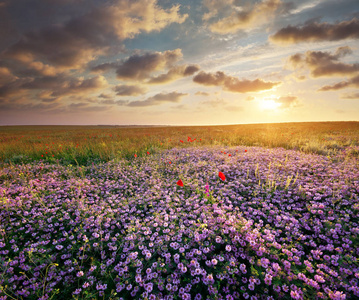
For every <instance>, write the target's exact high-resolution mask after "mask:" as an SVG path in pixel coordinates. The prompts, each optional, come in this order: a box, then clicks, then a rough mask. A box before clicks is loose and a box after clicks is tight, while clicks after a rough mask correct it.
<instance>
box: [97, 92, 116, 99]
mask: <svg viewBox="0 0 359 300" xmlns="http://www.w3.org/2000/svg"><path fill="white" fill-rule="evenodd" d="M98 97H99V98H102V99H112V98H113V96H112V95H110V94H104V93H101V94H100V95H98Z"/></svg>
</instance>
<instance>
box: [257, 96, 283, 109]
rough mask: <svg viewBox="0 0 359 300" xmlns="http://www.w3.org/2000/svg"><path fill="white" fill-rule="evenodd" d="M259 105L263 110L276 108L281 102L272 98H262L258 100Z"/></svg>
mask: <svg viewBox="0 0 359 300" xmlns="http://www.w3.org/2000/svg"><path fill="white" fill-rule="evenodd" d="M259 105H260V107H261V108H262V109H263V110H276V109H277V108H279V107H280V106H281V104H280V103H278V102H276V101H275V100H274V99H273V98H264V99H262V100H261V101H260V104H259Z"/></svg>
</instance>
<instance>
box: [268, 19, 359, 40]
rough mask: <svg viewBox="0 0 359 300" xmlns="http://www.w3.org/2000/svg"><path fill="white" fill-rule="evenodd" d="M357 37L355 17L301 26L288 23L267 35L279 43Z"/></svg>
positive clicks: (358, 30) (358, 27)
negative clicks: (272, 33) (347, 19)
mask: <svg viewBox="0 0 359 300" xmlns="http://www.w3.org/2000/svg"><path fill="white" fill-rule="evenodd" d="M358 38H359V19H357V18H353V19H352V20H350V21H342V22H340V23H335V24H330V23H326V22H325V23H317V22H312V23H308V24H305V25H303V26H292V25H289V26H287V27H285V28H282V29H280V30H279V31H278V32H276V33H275V34H274V35H272V36H270V37H269V39H270V40H271V41H272V42H275V43H279V44H295V43H301V42H320V41H339V40H344V39H358Z"/></svg>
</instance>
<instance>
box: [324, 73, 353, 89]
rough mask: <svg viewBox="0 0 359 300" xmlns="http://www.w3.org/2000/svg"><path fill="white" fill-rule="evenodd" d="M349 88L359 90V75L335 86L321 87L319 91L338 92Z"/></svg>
mask: <svg viewBox="0 0 359 300" xmlns="http://www.w3.org/2000/svg"><path fill="white" fill-rule="evenodd" d="M348 87H354V88H359V75H358V76H355V77H353V78H351V79H350V80H347V81H341V82H338V83H335V84H333V85H325V86H323V87H321V88H320V89H319V90H318V91H320V92H324V91H337V90H341V89H345V88H348Z"/></svg>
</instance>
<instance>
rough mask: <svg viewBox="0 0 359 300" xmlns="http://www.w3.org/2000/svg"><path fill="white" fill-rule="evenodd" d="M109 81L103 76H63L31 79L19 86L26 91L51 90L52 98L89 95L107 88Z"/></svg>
mask: <svg viewBox="0 0 359 300" xmlns="http://www.w3.org/2000/svg"><path fill="white" fill-rule="evenodd" d="M107 85H108V84H107V81H106V79H105V77H103V76H95V77H92V78H88V79H84V78H83V77H78V78H72V77H70V78H68V77H65V76H63V75H61V76H43V77H37V78H35V79H31V80H30V81H28V82H26V83H23V84H21V85H20V86H19V88H21V89H25V90H36V89H42V90H50V91H51V94H50V96H51V97H58V96H65V95H71V94H87V93H89V92H94V91H96V90H99V89H103V88H106V87H107Z"/></svg>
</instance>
